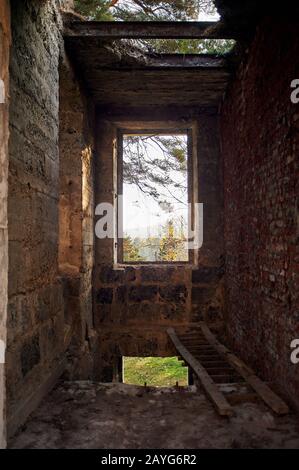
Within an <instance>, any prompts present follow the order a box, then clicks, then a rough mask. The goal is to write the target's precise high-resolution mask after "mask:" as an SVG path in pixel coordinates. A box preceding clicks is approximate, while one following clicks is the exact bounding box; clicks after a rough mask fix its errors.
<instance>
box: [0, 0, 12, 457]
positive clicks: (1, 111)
mask: <svg viewBox="0 0 299 470" xmlns="http://www.w3.org/2000/svg"><path fill="white" fill-rule="evenodd" d="M9 48H10V8H9V2H8V0H4V1H3V2H1V5H0V79H1V80H2V81H3V82H2V83H3V84H4V90H3V96H2V97H1V101H0V279H1V283H0V341H1V344H0V348H1V351H0V354H1V356H2V354H3V348H4V345H5V344H6V319H7V283H8V235H7V191H8V184H7V179H8V135H9V114H8V96H9V71H8V69H9ZM2 98H3V100H2ZM1 359H2V358H1ZM0 362H2V361H0ZM5 445H6V417H5V365H4V364H2V363H0V449H2V448H4V447H5Z"/></svg>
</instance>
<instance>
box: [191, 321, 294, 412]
mask: <svg viewBox="0 0 299 470" xmlns="http://www.w3.org/2000/svg"><path fill="white" fill-rule="evenodd" d="M200 326H201V329H202V332H203V334H204V335H205V337H206V339H207V340H208V341H209V343H210V344H211V345H212V346H213V347H214V348H215V349H216V350H217V351H218V353H219V354H220V355H221V356H222V357H224V358H225V359H226V360H227V361H228V362H229V364H230V365H231V366H232V367H233V368H234V369H235V370H236V371H237V372H238V373H239V374H240V375H241V376H242V377H243V378H244V379H245V380H246V382H247V383H249V385H251V387H252V388H253V389H254V390H255V391H256V393H258V395H259V396H260V398H261V399H262V400H263V401H264V402H265V403H266V405H268V406H269V407H270V408H271V409H272V410H273V411H274V412H275V413H277V414H278V415H285V414H288V413H289V412H290V410H289V407H288V405H287V404H286V403H285V402H284V401H283V400H282V399H281V398H280V397H279V396H278V395H276V393H274V392H273V391H272V390H271V389H270V388H269V386H268V385H267V384H266V383H265V382H263V381H262V380H261V379H260V378H259V377H257V375H255V373H254V371H253V370H252V369H251V368H250V367H248V366H247V365H246V364H245V363H244V362H243V361H241V359H239V358H238V357H237V356H235V354H233V353H232V352H230V351H229V349H227V348H226V347H225V346H223V345H222V344H221V343H220V342H219V341H218V340H217V339H216V337H215V335H214V334H213V333H212V332H211V330H210V329H209V327H208V326H207V325H206V324H205V323H203V322H201V324H200Z"/></svg>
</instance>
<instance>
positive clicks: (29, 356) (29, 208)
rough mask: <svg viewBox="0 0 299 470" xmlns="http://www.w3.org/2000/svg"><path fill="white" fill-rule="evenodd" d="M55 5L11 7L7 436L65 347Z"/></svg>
mask: <svg viewBox="0 0 299 470" xmlns="http://www.w3.org/2000/svg"><path fill="white" fill-rule="evenodd" d="M57 7H58V3H57V2H54V1H44V2H41V1H39V0H30V1H29V0H28V1H24V2H19V1H18V0H13V1H12V2H11V10H12V11H11V13H12V49H11V64H10V87H11V91H10V95H11V107H10V146H9V197H8V220H9V307H8V354H7V400H8V419H9V423H10V424H9V428H10V431H9V432H13V431H14V430H15V428H16V426H17V425H18V424H19V423H20V422H22V420H24V418H26V413H27V414H28V412H30V411H31V409H32V407H34V406H35V405H36V400H37V398H38V395H39V394H40V396H42V394H43V393H45V392H46V390H47V387H49V386H50V384H51V383H52V382H51V381H52V380H53V381H55V379H56V378H57V377H56V378H55V374H57V373H58V371H59V369H60V361H61V357H62V353H63V349H64V316H63V307H64V306H63V296H62V286H61V283H60V281H59V278H58V189H59V188H58V185H59V147H58V126H59V120H58V111H59V94H58V91H59V73H58V65H59V56H60V46H61V44H62V43H61V36H60V30H61V24H60V18H59V13H58V10H57Z"/></svg>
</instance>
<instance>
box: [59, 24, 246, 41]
mask: <svg viewBox="0 0 299 470" xmlns="http://www.w3.org/2000/svg"><path fill="white" fill-rule="evenodd" d="M245 36H246V31H244V29H243V30H242V29H240V28H236V29H233V28H232V27H231V26H230V27H228V26H227V25H226V24H225V23H223V22H221V21H219V22H211V21H209V22H196V21H147V22H146V21H69V20H66V21H65V23H64V37H65V38H67V37H72V38H74V37H77V38H85V37H86V38H90V37H92V38H99V39H108V40H116V39H242V38H244V37H245Z"/></svg>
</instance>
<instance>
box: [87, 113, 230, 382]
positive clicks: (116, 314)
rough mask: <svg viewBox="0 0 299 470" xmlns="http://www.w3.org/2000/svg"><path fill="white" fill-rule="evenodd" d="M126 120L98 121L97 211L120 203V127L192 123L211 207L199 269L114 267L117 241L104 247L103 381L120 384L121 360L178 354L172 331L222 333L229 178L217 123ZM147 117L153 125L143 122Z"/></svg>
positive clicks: (100, 267) (98, 308) (98, 295)
mask: <svg viewBox="0 0 299 470" xmlns="http://www.w3.org/2000/svg"><path fill="white" fill-rule="evenodd" d="M123 113H124V114H126V116H121V117H120V116H119V115H116V116H114V117H112V116H111V115H110V116H106V117H105V116H103V115H101V117H100V118H99V121H98V129H97V157H96V167H95V184H96V187H95V191H96V204H98V203H100V202H110V203H112V204H113V203H114V201H115V199H114V191H115V186H114V181H115V172H116V168H115V166H114V164H113V161H114V157H113V155H114V150H113V149H114V148H115V147H114V146H113V142H115V138H116V129H117V127H123V128H128V126H130V128H132V126H133V127H134V125H136V127H138V126H139V127H140V128H148V126H156V128H157V127H159V126H161V125H163V122H164V123H166V124H165V125H167V126H171V121H172V124H173V126H174V127H176V128H177V127H179V126H180V123H181V125H182V126H184V125H185V126H186V122H190V120H191V121H192V122H193V123H194V128H193V131H194V141H195V142H196V145H194V152H193V153H194V154H193V159H194V160H196V161H197V160H198V161H197V163H198V165H197V168H198V170H197V171H198V173H194V174H193V177H194V182H195V184H196V185H198V193H199V201H200V202H203V203H204V243H203V247H202V248H201V249H200V250H199V253H198V256H197V261H196V263H195V264H194V265H193V266H188V265H187V266H186V265H185V266H184V265H181V266H174V265H173V266H171V265H160V266H157V265H156V266H155V265H153V264H151V265H147V266H146V265H144V266H127V267H126V268H122V267H119V266H117V265H115V263H114V240H112V239H104V240H99V239H96V243H95V272H94V312H93V313H94V326H95V329H96V331H97V333H98V335H99V338H100V342H99V350H98V352H97V354H96V357H97V362H96V365H95V376H96V377H97V378H100V379H101V380H108V381H109V380H111V379H112V376H113V362H114V359H115V361H116V363H117V358H118V357H120V356H130V355H131V356H146V355H153V356H167V355H171V354H173V353H174V350H173V348H172V346H171V344H170V342H169V341H168V337H167V334H166V329H167V327H170V326H172V327H175V328H177V329H186V328H189V327H192V325H194V324H195V323H196V322H198V321H200V320H203V319H204V320H206V321H207V322H208V323H209V324H210V325H211V326H215V327H220V326H221V325H222V313H223V311H222V305H223V288H222V277H223V231H222V230H223V226H222V174H221V163H220V154H219V140H218V121H217V115H215V114H214V113H213V112H212V113H209V112H207V113H206V114H205V115H204V114H203V115H201V114H200V113H198V112H196V111H192V110H188V111H186V110H185V113H186V114H183V115H181V114H180V113H178V112H177V111H175V112H169V111H167V110H165V109H164V110H163V109H162V110H156V114H155V113H153V112H151V113H148V114H147V112H146V110H140V111H139V113H138V111H137V110H131V111H130V112H128V110H124V111H123ZM156 115H157V117H158V119H157V120H156V121H155V117H156ZM128 116H129V117H130V121H128ZM139 116H140V120H137V117H139ZM146 116H148V121H147V122H142V120H143V121H144V119H146ZM176 116H177V120H176V119H175V118H176ZM153 121H155V122H153ZM134 122H135V124H134ZM136 127H135V128H136ZM113 175H114V177H113Z"/></svg>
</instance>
